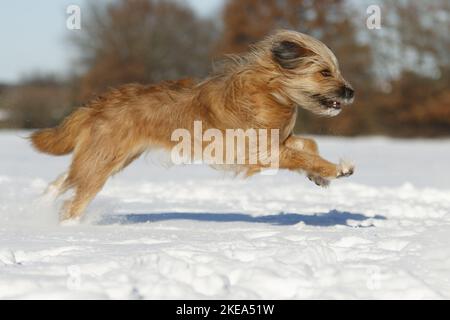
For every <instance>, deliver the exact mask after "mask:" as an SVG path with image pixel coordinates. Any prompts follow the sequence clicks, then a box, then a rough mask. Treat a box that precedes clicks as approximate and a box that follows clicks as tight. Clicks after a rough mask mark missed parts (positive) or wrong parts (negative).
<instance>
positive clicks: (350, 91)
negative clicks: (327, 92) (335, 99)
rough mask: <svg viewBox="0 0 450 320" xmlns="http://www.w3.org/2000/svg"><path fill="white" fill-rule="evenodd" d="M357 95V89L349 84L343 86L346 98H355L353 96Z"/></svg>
mask: <svg viewBox="0 0 450 320" xmlns="http://www.w3.org/2000/svg"><path fill="white" fill-rule="evenodd" d="M354 96H355V90H353V89H352V88H350V87H348V86H344V87H343V88H342V97H343V98H344V99H348V100H350V99H353V97H354Z"/></svg>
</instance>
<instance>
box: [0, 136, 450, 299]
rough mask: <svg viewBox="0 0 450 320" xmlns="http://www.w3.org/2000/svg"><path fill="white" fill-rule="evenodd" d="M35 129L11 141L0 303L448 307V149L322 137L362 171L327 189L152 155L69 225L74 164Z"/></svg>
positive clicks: (0, 188) (1, 190)
mask: <svg viewBox="0 0 450 320" xmlns="http://www.w3.org/2000/svg"><path fill="white" fill-rule="evenodd" d="M27 134H29V133H28V132H24V131H3V132H2V133H0V299H16V298H19V299H34V298H38V299H69V298H87V299H155V298H159V299H169V298H180V299H216V298H230V299H314V298H320V299H382V298H384V299H396V298H400V299H409V298H411V299H435V298H438V299H449V298H450V170H448V160H449V157H450V140H429V141H427V140H409V141H408V140H390V139H386V138H357V139H343V138H331V137H328V138H318V142H319V146H320V148H321V151H322V153H323V154H324V156H325V157H326V158H328V159H330V160H334V161H337V160H338V159H339V158H341V157H342V158H345V159H351V160H352V161H353V162H354V163H355V165H356V173H355V175H354V176H353V177H350V178H347V179H342V180H339V181H334V182H333V183H332V184H331V186H330V187H329V188H328V189H321V188H319V187H317V186H315V185H314V184H313V183H311V182H310V181H308V180H307V179H306V178H305V177H304V176H301V175H298V174H296V173H291V172H279V173H278V174H277V175H275V176H263V175H261V176H256V177H253V178H251V179H248V180H240V179H236V178H232V177H230V176H229V175H228V174H224V173H223V172H218V171H215V170H212V169H210V168H205V167H202V166H198V165H192V166H184V167H172V168H166V167H164V166H163V165H161V164H159V162H158V159H155V157H154V156H148V157H143V158H142V159H140V160H138V161H137V162H136V163H135V164H133V165H132V166H131V167H129V168H128V169H127V170H126V171H125V172H123V173H120V174H119V175H117V176H116V177H114V178H113V179H112V180H110V181H109V182H108V184H107V186H106V187H105V189H104V190H103V191H102V192H101V194H99V196H98V197H97V198H96V200H95V201H94V202H93V203H92V205H91V206H90V207H89V209H88V214H87V216H86V218H85V219H84V220H83V221H82V223H81V224H78V225H71V226H60V225H59V224H58V222H57V205H54V204H53V203H52V202H51V201H49V200H48V199H45V198H43V197H42V196H41V193H42V192H43V190H44V189H45V187H46V185H47V183H48V182H49V181H51V180H52V179H54V178H55V177H56V176H57V175H58V174H60V173H61V172H63V171H64V170H65V169H66V167H67V165H68V164H69V161H70V158H68V157H64V158H55V157H50V156H46V155H42V154H38V153H35V152H34V151H32V150H31V148H30V147H29V145H28V141H27V140H26V139H24V138H25V137H26V136H27ZM156 158H158V157H156Z"/></svg>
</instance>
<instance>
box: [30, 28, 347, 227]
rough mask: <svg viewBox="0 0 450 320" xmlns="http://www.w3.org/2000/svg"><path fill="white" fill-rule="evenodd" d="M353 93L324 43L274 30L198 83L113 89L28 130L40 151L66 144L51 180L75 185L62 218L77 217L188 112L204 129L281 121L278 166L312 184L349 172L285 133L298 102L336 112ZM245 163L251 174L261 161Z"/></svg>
mask: <svg viewBox="0 0 450 320" xmlns="http://www.w3.org/2000/svg"><path fill="white" fill-rule="evenodd" d="M187 63H188V62H187ZM353 95H354V92H353V89H352V88H351V86H350V85H349V84H348V83H347V81H345V80H344V78H343V77H342V75H341V73H340V71H339V67H338V63H337V60H336V58H335V56H334V55H333V53H332V52H331V51H330V49H328V47H327V46H325V45H324V44H323V43H321V42H320V41H318V40H316V39H314V38H312V37H310V36H307V35H304V34H301V33H297V32H293V31H279V32H277V33H275V34H274V35H272V36H270V37H268V38H266V39H265V40H263V41H261V42H260V43H258V44H256V45H255V46H254V47H252V50H251V51H250V52H249V53H248V54H246V55H242V56H235V57H233V58H232V59H231V62H229V63H227V64H224V66H223V67H222V68H221V70H219V71H218V72H217V73H215V74H214V75H212V76H211V77H209V78H207V79H206V80H204V81H203V82H200V83H194V82H192V81H190V80H181V81H173V82H164V83H161V84H158V85H150V86H142V85H135V84H133V85H126V86H123V87H120V88H117V89H113V90H111V91H109V92H108V93H106V94H105V95H103V96H101V97H99V98H97V99H95V100H94V101H92V102H90V103H89V104H88V105H87V106H85V107H82V108H79V109H77V110H76V111H75V112H74V113H72V114H71V115H70V116H68V117H67V118H66V119H65V120H64V121H63V122H62V123H61V124H60V125H59V126H58V127H56V128H53V129H44V130H40V131H37V132H35V133H34V134H33V135H32V136H31V139H32V143H33V145H34V147H35V148H36V149H37V150H39V151H42V152H46V153H49V154H53V155H65V154H69V153H71V152H73V153H74V155H73V161H72V164H71V166H70V169H69V172H68V173H67V174H63V175H61V176H60V177H59V178H58V179H57V180H56V181H55V182H54V183H53V184H52V186H53V187H55V188H56V189H57V190H58V194H62V193H64V192H66V191H67V190H69V189H73V190H74V191H75V193H74V196H73V198H72V199H71V200H68V201H66V202H65V204H64V206H63V209H62V216H61V218H62V219H74V218H79V217H80V216H81V215H82V213H83V212H84V210H85V208H86V206H87V205H88V204H89V202H90V201H91V200H92V199H93V198H94V197H95V195H96V194H97V193H98V192H99V191H100V190H101V189H102V187H103V185H104V184H105V182H106V181H107V180H108V178H109V177H110V176H111V175H113V174H115V173H117V172H118V171H120V170H122V169H124V168H125V167H126V166H127V165H129V164H130V163H131V162H132V161H133V160H135V159H136V158H138V157H139V156H140V155H141V154H142V153H143V152H144V151H146V150H148V149H149V148H155V147H156V148H163V149H167V150H170V149H171V148H173V147H174V145H175V144H176V142H174V141H172V140H171V134H172V132H173V131H174V130H176V129H179V128H185V129H187V130H190V131H192V130H193V123H194V121H196V120H200V121H202V123H203V129H204V130H206V129H208V128H217V129H219V130H225V129H227V128H242V129H247V128H256V129H258V128H259V129H260V128H270V129H279V133H280V140H279V143H280V145H279V167H280V168H282V169H289V170H295V171H304V172H306V174H307V175H308V177H309V178H310V179H311V180H313V181H314V182H315V183H316V184H318V185H327V184H328V183H329V180H331V179H334V178H339V177H343V176H349V175H351V174H352V173H353V166H352V165H349V164H346V163H343V162H341V163H340V164H333V163H331V162H329V161H327V160H325V159H323V158H321V157H320V155H319V153H318V148H317V144H316V143H315V141H314V140H312V139H306V138H301V137H298V136H294V135H293V128H294V124H295V120H296V117H297V108H298V107H301V108H304V109H307V110H310V111H312V112H314V113H316V114H319V115H326V116H335V115H337V114H338V113H339V112H340V111H341V107H342V105H343V104H347V103H350V102H352V100H353ZM243 167H244V168H246V169H247V174H248V175H251V174H253V173H255V172H258V171H259V170H260V169H262V168H263V167H264V165H263V164H261V163H258V164H256V165H255V164H253V165H247V166H245V165H244V166H243ZM239 170H242V166H240V169H239Z"/></svg>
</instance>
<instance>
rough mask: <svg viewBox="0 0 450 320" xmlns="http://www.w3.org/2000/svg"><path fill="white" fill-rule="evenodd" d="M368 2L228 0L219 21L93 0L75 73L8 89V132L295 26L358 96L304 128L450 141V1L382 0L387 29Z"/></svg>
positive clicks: (147, 1)
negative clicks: (372, 19) (332, 58)
mask: <svg viewBox="0 0 450 320" xmlns="http://www.w3.org/2000/svg"><path fill="white" fill-rule="evenodd" d="M366 8H367V4H364V1H360V2H355V1H345V0H321V1H309V0H265V1H262V0H229V1H227V2H226V3H225V5H224V7H223V10H222V12H221V14H220V16H219V17H211V18H201V17H198V16H197V15H196V14H195V13H194V12H193V11H192V9H190V8H189V7H187V6H185V5H182V4H180V3H179V2H176V1H169V0H166V1H157V0H117V1H115V2H112V3H109V4H108V5H98V4H96V5H92V6H91V7H90V9H89V10H88V12H85V11H86V10H85V11H83V13H84V14H83V21H82V23H83V24H82V30H81V31H77V32H73V37H72V38H71V39H70V40H71V43H72V44H73V45H74V46H75V48H76V49H77V52H78V53H79V60H78V62H77V68H74V75H73V76H71V77H68V78H66V79H61V78H59V77H58V76H55V75H42V74H35V75H31V76H28V77H27V78H25V79H23V81H22V82H21V83H20V84H19V85H16V86H0V127H9V128H36V127H47V126H53V125H55V124H56V123H57V122H58V121H60V119H61V118H62V117H64V116H65V115H67V114H68V113H69V112H70V111H71V110H73V108H75V107H77V106H79V105H82V104H83V103H84V102H86V101H88V100H89V99H90V98H92V97H93V96H95V95H96V94H99V93H101V92H102V91H104V90H105V89H107V88H108V87H111V86H117V85H120V84H122V83H128V82H140V83H153V82H158V81H161V80H164V79H176V78H183V77H196V78H202V77H204V76H206V75H207V74H208V73H209V72H210V71H211V69H212V68H213V62H214V61H217V60H218V59H219V58H220V57H221V56H223V54H228V53H240V52H244V51H246V50H248V46H249V45H250V44H252V43H254V42H256V41H259V40H260V39H261V38H263V37H264V36H266V35H267V34H269V33H271V32H272V31H273V30H275V29H278V28H287V29H294V30H298V31H301V32H304V33H308V34H310V35H313V36H315V37H317V38H319V39H321V40H322V41H324V42H325V43H326V44H327V45H328V46H329V47H330V48H331V49H332V50H333V51H334V52H335V53H336V55H337V57H338V59H339V61H340V64H341V69H342V71H343V73H344V75H345V77H346V78H347V79H348V80H349V81H350V82H351V83H352V84H353V86H354V87H355V89H356V92H357V99H356V102H355V104H354V105H353V106H351V107H349V108H348V109H346V110H345V111H344V112H343V113H342V114H341V115H340V116H339V117H337V118H330V119H327V118H320V117H317V116H314V115H312V114H309V113H307V112H300V114H299V119H298V122H297V128H296V131H297V132H299V133H313V134H332V135H347V136H354V135H369V134H383V135H389V136H402V137H418V136H423V137H435V136H449V135H450V54H449V53H450V34H449V32H448V31H449V25H450V2H448V0H433V1H421V0H405V1H395V0H385V1H382V2H380V8H381V18H382V19H381V23H382V28H381V29H379V30H369V29H368V28H367V27H366V19H367V17H368V15H367V13H366Z"/></svg>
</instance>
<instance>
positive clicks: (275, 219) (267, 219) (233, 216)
mask: <svg viewBox="0 0 450 320" xmlns="http://www.w3.org/2000/svg"><path fill="white" fill-rule="evenodd" d="M369 219H377V220H386V217H384V216H379V215H377V216H374V217H369V216H366V215H363V214H360V213H351V212H342V211H337V210H331V211H329V212H327V213H319V214H313V215H306V214H298V213H279V214H273V215H265V216H251V215H248V214H243V213H191V212H167V213H164V212H163V213H143V214H114V215H105V216H103V217H102V218H101V220H100V221H99V224H100V225H109V224H140V223H152V222H163V221H173V220H188V221H199V222H248V223H267V224H272V225H279V226H290V225H295V224H297V223H300V222H303V223H304V224H306V225H309V226H318V227H331V226H338V225H341V226H349V224H348V221H349V220H353V221H359V222H363V221H366V220H369ZM369 226H370V225H369Z"/></svg>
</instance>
